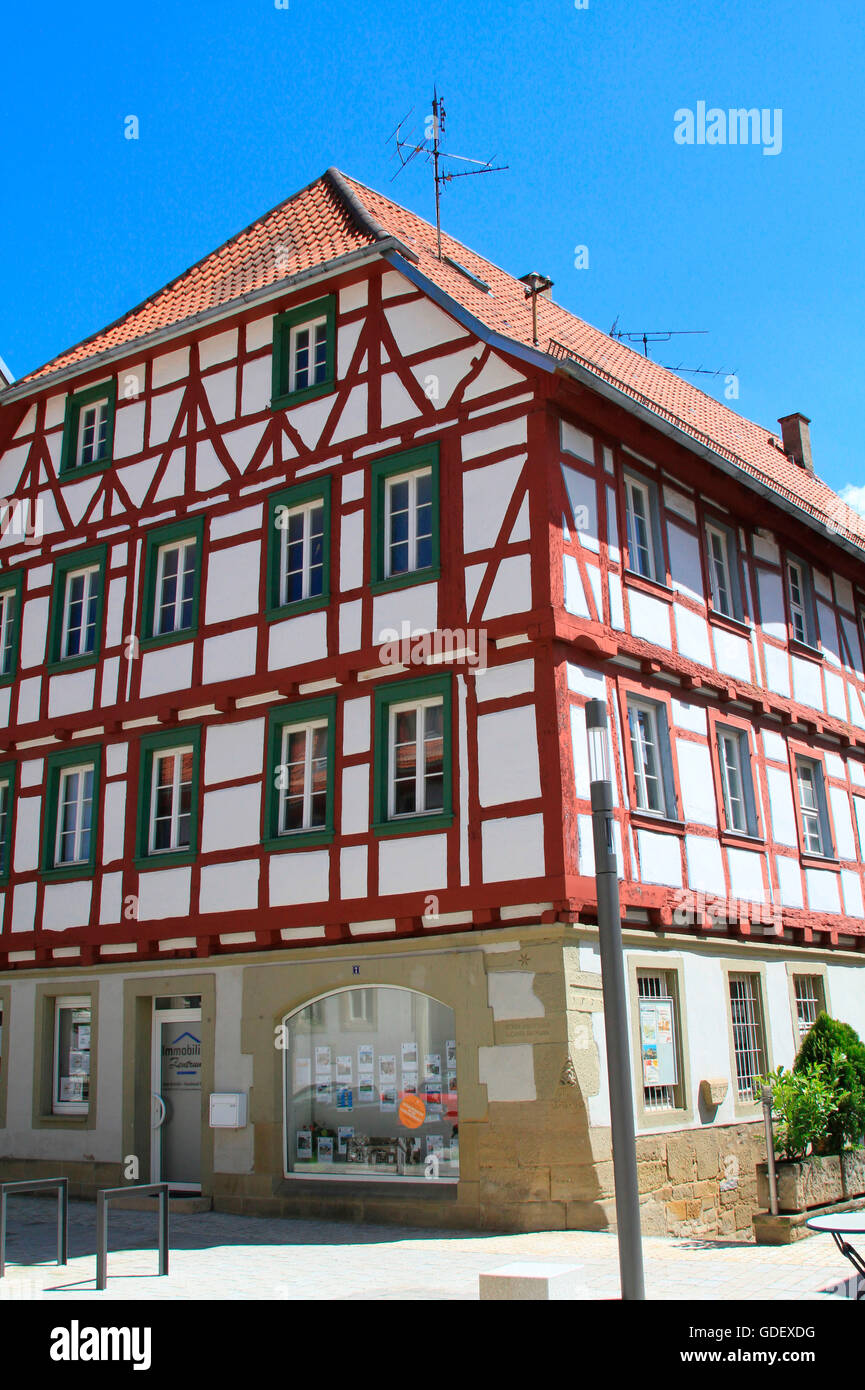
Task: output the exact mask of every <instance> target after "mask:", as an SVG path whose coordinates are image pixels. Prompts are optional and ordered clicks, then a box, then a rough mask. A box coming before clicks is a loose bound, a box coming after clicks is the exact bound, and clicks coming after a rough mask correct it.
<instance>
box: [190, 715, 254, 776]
mask: <svg viewBox="0 0 865 1390" xmlns="http://www.w3.org/2000/svg"><path fill="white" fill-rule="evenodd" d="M263 759H264V720H263V719H248V720H244V721H243V723H241V724H211V725H210V727H209V728H208V730H207V743H206V747H205V752H204V780H205V782H206V783H210V782H229V781H232V780H233V779H234V778H235V777H255V776H260V775H261V769H262V765H263Z"/></svg>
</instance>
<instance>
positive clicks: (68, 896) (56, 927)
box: [42, 879, 93, 931]
mask: <svg viewBox="0 0 865 1390" xmlns="http://www.w3.org/2000/svg"><path fill="white" fill-rule="evenodd" d="M92 891H93V884H92V882H91V880H90V879H80V880H78V881H77V882H73V883H46V885H45V896H44V898H43V900H42V926H43V927H44V928H45V930H46V931H65V930H66V929H67V928H69V927H85V926H86V925H87V923H88V922H89V921H90V898H91V895H92Z"/></svg>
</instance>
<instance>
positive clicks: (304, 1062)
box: [294, 1057, 312, 1091]
mask: <svg viewBox="0 0 865 1390" xmlns="http://www.w3.org/2000/svg"><path fill="white" fill-rule="evenodd" d="M311 1085H312V1062H311V1061H310V1059H309V1057H295V1059H294V1089H295V1090H296V1091H303V1090H305V1089H306V1087H307V1086H311Z"/></svg>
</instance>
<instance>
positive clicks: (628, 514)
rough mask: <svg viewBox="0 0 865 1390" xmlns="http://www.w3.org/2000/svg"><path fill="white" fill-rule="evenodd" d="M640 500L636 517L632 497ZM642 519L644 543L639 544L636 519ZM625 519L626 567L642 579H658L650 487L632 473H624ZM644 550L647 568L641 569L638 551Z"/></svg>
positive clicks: (653, 510)
mask: <svg viewBox="0 0 865 1390" xmlns="http://www.w3.org/2000/svg"><path fill="white" fill-rule="evenodd" d="M635 498H640V499H641V500H642V505H643V512H644V514H643V515H642V516H639V518H638V512H637V509H636V507H635V505H634V499H635ZM638 519H639V520H640V521H642V523H643V524H644V526H645V531H646V544H645V545H644V546H643V545H641V544H640V542H639V539H638V536H637V520H638ZM625 521H626V525H627V532H628V568H629V570H631V572H632V573H633V574H639V575H641V576H642V577H643V578H644V579H653V580H655V581H656V582H657V579H658V556H657V554H656V537H655V508H654V497H653V495H652V489H651V488H650V486H649V484H648V483H647V482H643V480H642V479H641V478H635V477H634V476H633V475H632V474H630V473H626V474H625ZM642 550H645V552H646V556H647V559H648V570H645V569H643V567H642V561H641V559H640V552H641V551H642Z"/></svg>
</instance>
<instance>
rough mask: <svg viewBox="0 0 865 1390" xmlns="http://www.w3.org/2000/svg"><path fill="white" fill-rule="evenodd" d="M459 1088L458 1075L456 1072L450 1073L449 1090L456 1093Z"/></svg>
mask: <svg viewBox="0 0 865 1390" xmlns="http://www.w3.org/2000/svg"><path fill="white" fill-rule="evenodd" d="M456 1088H457V1074H456V1072H455V1071H449V1072H448V1090H449V1091H455V1090H456Z"/></svg>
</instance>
